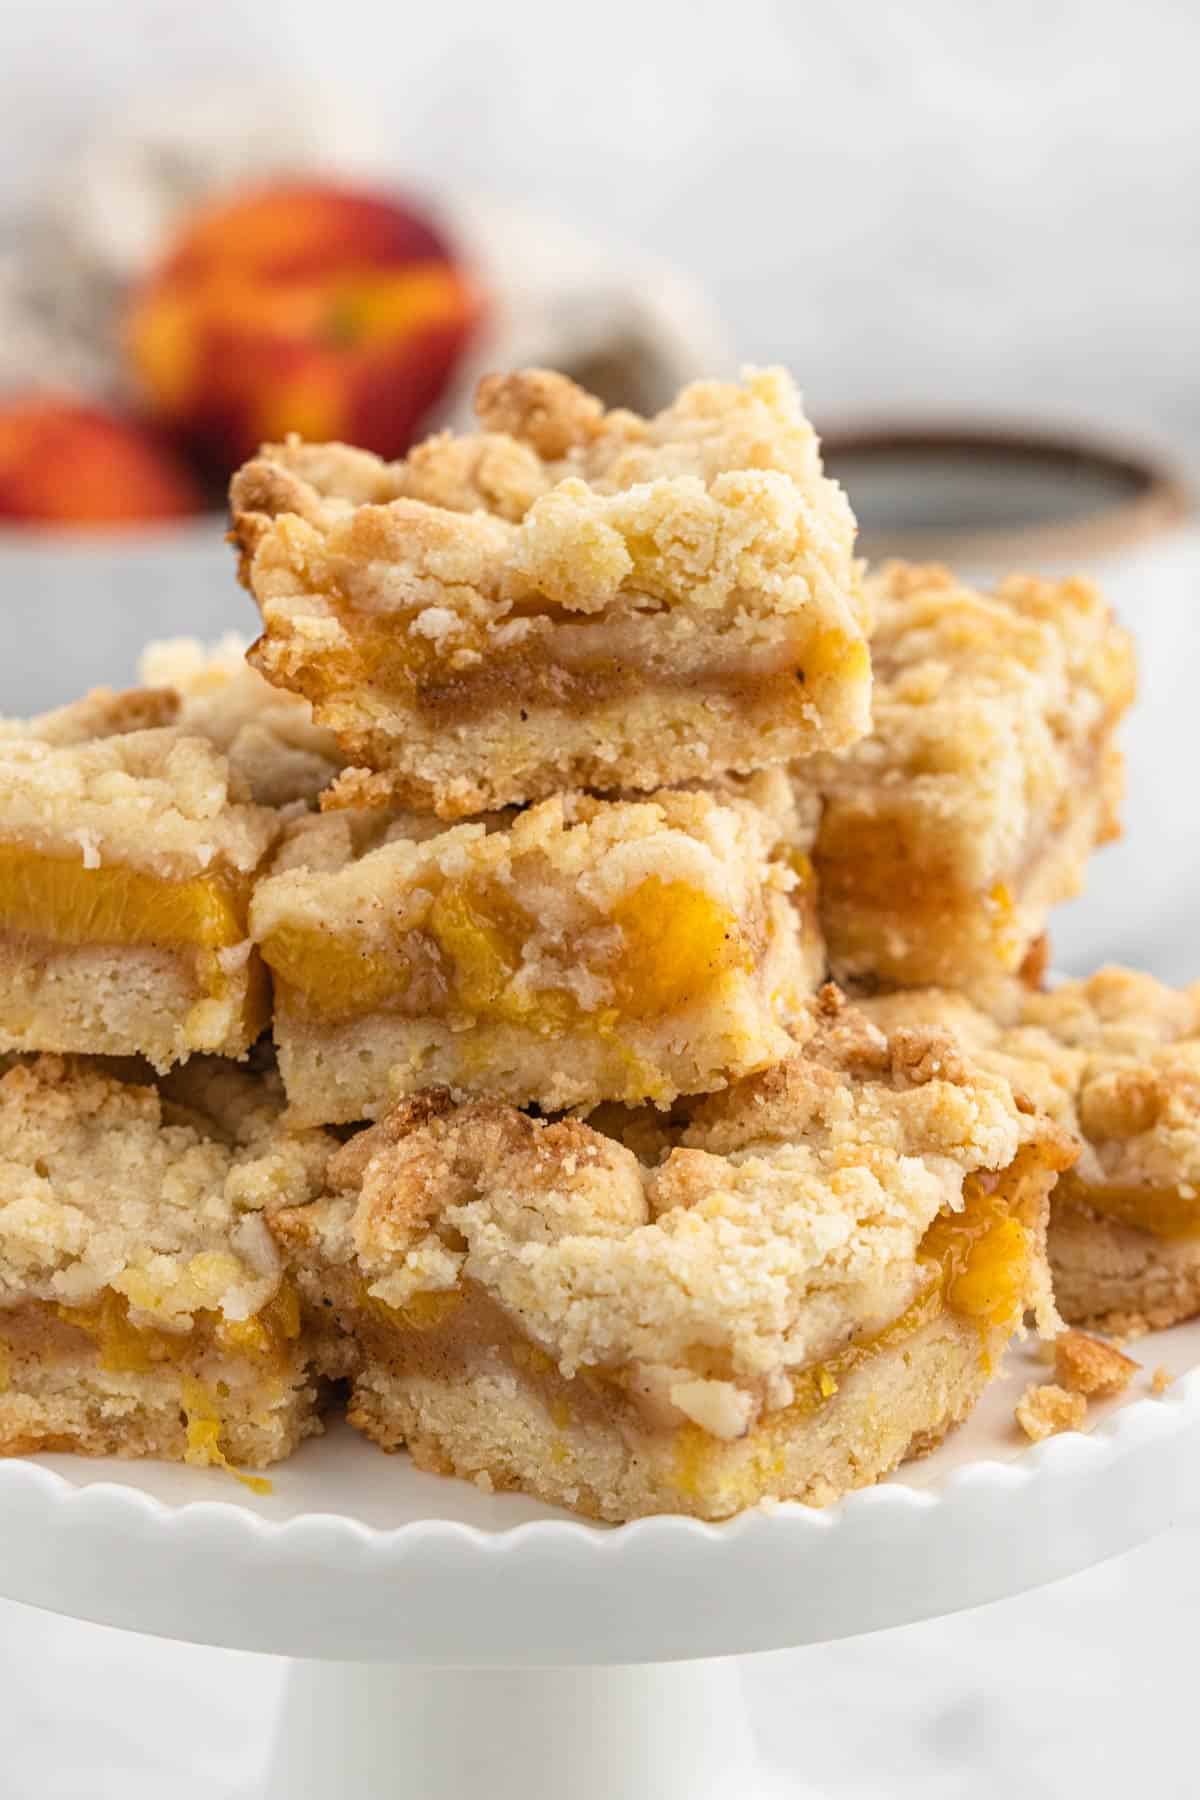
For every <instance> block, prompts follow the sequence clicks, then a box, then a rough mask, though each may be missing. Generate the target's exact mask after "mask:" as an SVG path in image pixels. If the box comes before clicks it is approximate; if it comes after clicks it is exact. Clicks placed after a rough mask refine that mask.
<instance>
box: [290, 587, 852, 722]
mask: <svg viewBox="0 0 1200 1800" xmlns="http://www.w3.org/2000/svg"><path fill="white" fill-rule="evenodd" d="M325 597H326V598H327V600H328V601H329V604H330V606H331V608H332V611H333V613H334V615H335V617H336V618H337V620H338V622H339V624H340V625H341V627H342V632H343V637H342V641H341V643H340V644H339V645H338V646H337V647H336V648H331V647H329V646H328V645H326V646H324V647H323V649H322V653H321V657H320V659H319V661H317V660H316V659H311V660H310V659H304V660H302V661H301V662H299V663H298V664H297V665H296V666H294V667H293V670H292V673H291V675H290V677H289V679H290V681H291V682H292V683H293V684H294V685H295V687H296V688H297V690H298V691H299V692H301V693H303V694H304V695H305V697H306V698H307V699H308V700H310V701H311V702H312V703H313V705H314V706H317V707H318V708H319V707H321V706H322V705H324V704H332V705H336V704H338V703H339V702H341V701H342V700H344V699H345V697H346V696H348V695H358V694H361V693H363V692H364V691H365V690H367V689H372V690H374V691H375V692H376V693H377V694H380V695H390V696H394V697H395V698H396V699H397V700H398V701H400V702H402V703H404V704H406V705H416V706H418V707H419V708H420V709H421V710H422V711H423V712H425V713H427V714H429V715H430V716H431V717H433V718H436V719H440V720H442V721H444V722H446V723H449V722H450V721H452V720H456V719H462V718H470V717H477V716H479V715H481V714H483V713H486V712H490V711H492V710H495V709H503V710H510V711H514V712H515V710H516V708H517V707H519V706H522V705H524V706H526V707H530V706H545V707H549V708H552V709H553V710H555V711H564V710H570V711H575V710H578V709H579V708H580V707H599V706H603V705H605V704H606V703H608V702H611V701H614V700H620V699H623V698H625V697H627V696H629V695H632V694H635V693H636V692H637V691H638V690H639V689H641V688H642V687H643V686H644V685H645V682H646V680H647V679H652V680H653V681H654V683H655V684H656V685H657V686H659V687H661V688H663V689H671V688H674V689H677V690H679V689H682V690H689V689H694V690H697V691H703V693H704V694H705V695H707V696H708V697H709V698H710V699H711V698H712V697H713V696H714V695H725V696H727V697H728V698H729V700H730V701H731V702H732V701H737V702H738V703H739V704H741V705H742V706H745V707H749V708H751V709H758V708H768V709H771V710H775V709H779V708H782V709H783V710H784V711H786V712H791V711H792V710H794V709H796V708H800V709H803V708H805V707H807V706H808V705H809V704H810V702H811V698H812V691H813V689H814V688H816V687H820V686H822V685H824V684H826V683H837V684H843V683H844V684H849V685H854V686H857V685H859V684H860V683H862V682H864V681H865V680H866V679H867V676H868V673H869V670H870V653H869V651H868V649H867V646H866V643H865V641H864V640H863V639H862V638H861V637H859V636H857V635H855V634H852V633H847V632H844V631H839V630H837V629H836V628H834V627H822V628H818V629H813V630H810V631H809V632H808V633H807V636H805V635H803V634H802V627H801V629H800V631H799V632H798V633H797V634H796V635H794V636H793V635H787V636H784V637H782V638H781V641H780V642H779V644H778V645H777V647H774V648H773V649H772V650H771V651H770V652H769V653H768V654H764V653H763V652H761V651H760V652H758V653H757V654H756V656H755V658H754V659H753V661H747V660H746V658H745V657H744V656H743V657H741V658H739V657H738V656H737V654H736V653H731V654H729V655H728V656H726V657H725V658H722V659H719V660H718V659H717V658H714V660H713V661H712V662H711V663H710V664H706V663H703V662H701V663H699V664H695V665H689V666H688V667H686V668H684V667H680V668H679V669H678V670H675V671H673V670H672V669H671V668H670V667H657V668H653V669H648V668H647V667H646V666H645V652H644V648H643V646H642V642H641V638H640V635H638V634H636V633H635V632H634V631H633V630H631V629H628V628H623V623H622V621H620V620H613V621H612V622H611V623H609V624H608V625H606V626H604V627H603V628H599V627H597V625H596V624H595V623H588V624H584V623H580V622H578V621H577V619H576V617H575V616H574V615H572V614H569V613H567V612H566V611H565V610H564V609H563V608H561V607H557V606H555V605H554V604H553V603H552V602H550V601H543V600H538V601H537V602H536V604H534V603H532V602H531V603H520V604H518V605H516V606H514V607H513V608H512V609H511V611H510V613H509V614H508V615H507V617H508V618H509V619H518V618H526V619H529V620H531V621H532V623H533V626H534V633H531V634H530V635H529V636H527V637H525V638H524V639H522V640H521V642H519V643H517V644H513V645H508V646H501V645H497V644H496V642H495V641H494V638H493V636H492V629H493V628H491V627H488V626H485V625H483V624H482V623H480V622H479V621H477V620H473V619H467V618H463V619H462V620H461V621H460V623H459V625H458V627H457V628H456V629H455V631H454V634H453V636H452V638H451V639H450V640H449V643H448V648H449V650H450V651H452V652H453V653H454V660H453V661H451V660H450V657H449V656H448V655H447V650H446V648H443V647H442V646H441V645H440V644H439V643H438V642H437V641H435V640H432V639H429V638H426V637H422V636H420V635H419V634H418V633H415V632H413V631H412V630H411V629H410V627H411V626H412V623H413V620H414V619H415V617H416V613H415V612H403V611H397V612H390V613H376V612H371V611H368V610H367V609H366V608H363V607H358V606H354V605H353V604H352V603H351V602H349V601H347V600H346V599H345V598H344V597H342V596H341V595H340V594H339V593H337V592H333V593H328V592H327V593H326V596H325ZM668 610H669V609H668ZM504 622H505V621H504V620H500V621H498V623H499V624H500V625H503V623H504ZM601 629H602V631H603V644H604V648H603V649H601V648H600V637H601ZM713 639H714V648H715V649H717V650H719V647H720V639H719V636H718V632H717V628H716V626H715V625H714V627H713ZM516 729H517V727H516V725H515V722H514V731H515V730H516Z"/></svg>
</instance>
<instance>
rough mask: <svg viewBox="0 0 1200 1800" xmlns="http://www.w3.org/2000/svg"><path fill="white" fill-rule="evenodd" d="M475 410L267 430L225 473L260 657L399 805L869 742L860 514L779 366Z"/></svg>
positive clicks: (446, 804)
mask: <svg viewBox="0 0 1200 1800" xmlns="http://www.w3.org/2000/svg"><path fill="white" fill-rule="evenodd" d="M478 408H479V413H480V419H481V423H482V425H483V427H484V430H483V431H482V432H481V433H480V434H478V435H476V436H473V437H465V438H453V437H446V436H443V437H439V438H434V439H432V440H431V441H430V442H429V443H427V444H425V445H422V446H421V447H420V448H418V449H417V450H415V451H413V452H412V454H411V455H410V456H409V457H408V458H407V459H406V460H405V461H404V462H400V463H391V464H388V463H381V462H379V461H378V460H377V459H376V458H374V457H370V456H368V455H366V454H365V453H364V452H362V451H355V450H350V449H347V448H346V447H345V446H342V445H316V446H313V445H305V444H301V443H299V442H297V441H290V442H289V443H287V444H284V445H276V446H268V447H267V448H266V449H264V450H263V451H262V452H261V453H260V455H259V457H258V458H257V459H255V460H254V461H253V462H251V463H248V464H247V465H246V466H245V468H243V469H242V470H241V471H240V473H239V474H238V475H237V476H236V477H235V478H234V482H233V487H232V491H231V503H232V510H233V518H234V535H235V537H236V539H237V541H238V543H239V544H240V546H241V550H242V574H243V579H244V580H245V582H246V584H247V585H248V586H249V588H250V589H251V591H252V593H253V594H254V596H255V599H256V600H257V601H258V604H259V607H260V609H261V611H262V615H263V625H264V632H263V636H262V638H261V639H260V640H259V642H258V644H257V645H256V646H255V649H254V651H253V652H252V660H253V661H254V662H255V664H256V666H257V667H258V668H260V669H261V670H262V672H263V673H264V674H265V675H266V676H267V677H268V679H269V680H271V681H272V682H274V683H276V684H277V685H279V686H280V687H284V688H288V689H292V690H294V691H295V692H297V693H300V694H303V695H305V696H306V697H307V698H308V699H309V700H310V701H311V702H312V704H313V707H314V711H315V714H316V717H317V719H318V721H319V722H320V723H321V724H323V725H327V726H329V727H331V728H332V729H333V730H334V731H335V732H336V734H337V737H338V740H339V742H340V744H341V747H342V751H343V753H344V755H345V757H346V759H347V760H348V761H349V762H352V763H355V764H359V765H361V766H365V767H367V768H370V769H373V770H376V771H380V772H383V773H386V775H387V776H388V779H389V781H390V784H391V787H392V791H393V794H394V796H395V799H396V801H397V803H398V804H400V805H404V806H411V807H414V808H418V809H429V808H432V809H434V810H436V811H437V812H438V813H439V814H440V815H441V816H442V817H444V818H461V817H465V816H467V815H469V814H472V813H478V812H484V811H488V810H491V809H493V808H497V807H502V806H506V805H509V804H512V803H522V802H528V801H532V800H538V799H542V798H545V797H547V796H549V795H550V794H552V793H555V792H558V791H560V790H563V789H568V788H577V787H578V788H591V789H594V790H598V791H610V790H613V789H631V788H632V789H653V788H657V787H661V786H670V785H675V784H677V783H679V782H683V781H691V780H712V779H713V778H714V777H716V776H719V775H720V774H722V773H724V772H726V771H728V770H738V771H748V770H751V769H754V768H756V767H760V766H761V765H763V764H767V763H774V762H781V761H784V760H786V759H787V758H789V757H793V756H799V755H803V754H805V753H806V752H808V751H811V750H816V749H823V748H830V749H833V748H838V747H841V746H843V745H846V744H850V743H852V742H854V740H855V739H856V738H858V737H859V736H861V734H862V732H863V731H864V730H865V729H866V726H867V723H868V716H869V715H868V704H869V695H870V666H869V658H868V654H867V649H866V644H865V641H864V637H863V631H862V625H861V622H860V612H861V596H860V592H859V575H858V569H857V565H856V564H855V561H854V555H853V551H854V531H855V526H854V519H853V515H852V514H851V512H850V508H849V506H848V505H847V503H846V500H845V497H844V496H843V494H842V492H841V490H840V489H839V488H838V487H837V486H836V484H835V483H833V482H832V481H830V480H828V479H827V478H826V477H825V475H824V474H823V472H822V468H821V460H820V454H819V449H818V445H817V440H816V436H815V434H814V432H813V430H812V427H811V425H810V424H809V423H808V421H807V419H806V418H805V417H804V414H803V412H802V411H801V408H800V402H799V399H798V396H797V395H796V393H795V390H794V388H793V387H792V385H791V382H790V381H789V379H788V378H787V376H786V375H784V374H783V373H782V371H779V370H774V371H763V372H759V373H757V374H750V375H748V376H747V378H746V379H745V381H744V382H743V383H742V384H740V385H739V384H735V383H723V382H697V383H694V384H693V385H692V386H690V387H687V388H685V389H684V390H683V391H682V393H681V394H680V395H679V397H678V399H677V400H676V401H675V403H674V404H673V405H672V406H670V407H668V408H667V409H666V411H665V412H662V413H660V414H658V415H657V417H655V418H652V419H642V418H639V417H637V416H636V415H634V414H632V413H628V412H611V413H605V412H604V411H603V409H602V408H601V407H600V405H599V403H598V402H597V401H595V400H593V399H592V398H591V397H590V396H589V395H586V394H584V393H583V392H582V391H581V390H580V389H578V388H577V387H575V386H574V385H573V384H572V383H571V382H569V381H568V380H567V379H566V378H565V377H563V376H559V375H551V374H547V373H544V372H540V371H526V372H525V373H523V374H517V375H511V376H507V377H502V378H495V379H492V380H490V381H487V382H485V383H484V384H483V385H482V387H481V389H480V394H479V401H478Z"/></svg>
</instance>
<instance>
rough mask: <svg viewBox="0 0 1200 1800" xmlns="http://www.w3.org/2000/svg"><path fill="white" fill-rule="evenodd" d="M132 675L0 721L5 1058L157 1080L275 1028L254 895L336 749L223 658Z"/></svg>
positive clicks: (158, 662)
mask: <svg viewBox="0 0 1200 1800" xmlns="http://www.w3.org/2000/svg"><path fill="white" fill-rule="evenodd" d="M143 673H144V676H145V677H146V679H147V681H148V683H149V684H150V685H148V686H146V687H144V688H140V689H133V690H131V691H129V692H127V693H123V694H114V693H112V692H110V691H108V690H104V689H100V690H97V691H96V692H94V693H93V694H90V695H87V696H85V697H84V698H83V699H82V700H80V701H77V702H75V703H73V704H72V705H70V706H66V707H62V708H60V709H58V710H57V711H56V712H53V713H50V714H46V715H43V716H42V717H41V718H38V719H33V720H29V721H18V720H7V721H4V722H3V725H2V726H0V813H2V817H3V823H2V825H0V1050H29V1051H38V1050H53V1051H64V1052H75V1053H80V1052H83V1053H99V1054H112V1055H133V1054H136V1055H142V1056H145V1057H147V1058H148V1059H149V1060H150V1061H151V1062H152V1063H153V1064H154V1065H155V1066H156V1067H158V1068H160V1069H165V1068H166V1067H168V1066H169V1065H171V1064H172V1063H174V1062H177V1061H179V1060H181V1059H182V1058H184V1057H186V1056H187V1055H189V1054H191V1053H192V1052H193V1051H210V1052H214V1053H220V1054H223V1055H228V1056H238V1055H242V1054H243V1053H244V1052H245V1051H246V1049H247V1048H248V1046H249V1045H250V1044H251V1043H253V1041H254V1039H255V1038H256V1037H257V1036H258V1034H259V1032H260V1031H261V1030H262V1029H263V1027H264V1026H265V1025H266V1023H267V1022H268V1019H269V1016H270V999H269V989H268V983H267V980H266V976H265V974H264V971H263V969H262V965H261V961H260V959H259V957H258V955H257V954H256V952H255V951H254V949H253V946H252V944H251V942H250V937H249V931H248V924H247V911H248V907H249V898H250V889H251V887H252V884H253V881H254V878H255V876H256V874H257V872H258V870H259V868H260V866H261V865H262V863H263V861H264V859H265V857H266V856H267V853H268V851H269V850H270V849H271V847H272V846H273V844H274V843H275V841H276V839H277V838H278V836H279V833H280V830H281V828H282V824H283V818H284V815H283V813H282V812H281V811H280V808H282V807H287V806H300V805H302V804H307V803H308V802H309V801H311V800H312V799H313V798H315V795H316V793H317V791H319V788H320V787H322V786H324V785H325V783H326V782H327V781H328V780H329V779H330V778H331V777H332V775H333V774H334V772H335V765H334V764H333V763H332V762H331V761H330V760H329V759H328V755H327V753H328V752H329V751H330V750H331V748H332V746H331V744H330V742H329V740H328V739H327V738H325V737H324V736H323V735H322V734H319V733H318V732H317V729H316V727H314V726H313V724H312V720H311V715H310V714H309V711H308V708H307V707H306V706H305V704H304V703H303V702H302V701H296V700H295V699H294V698H293V697H292V696H289V695H280V694H277V693H275V692H274V690H272V689H271V688H270V687H269V686H268V685H267V683H266V682H264V681H263V680H262V679H261V677H260V676H258V675H257V674H255V673H254V671H253V670H251V669H249V668H248V667H247V666H246V664H245V661H244V659H243V658H242V657H241V656H240V654H239V653H238V650H237V648H236V647H235V646H234V645H232V644H227V645H225V646H223V647H222V648H220V649H219V650H218V652H216V653H215V654H213V655H207V654H206V653H204V652H203V651H202V650H201V649H200V646H199V645H194V644H190V643H186V642H185V643H176V644H164V645H158V646H155V647H153V648H152V649H151V651H150V652H148V653H147V657H146V661H145V665H144V670H143ZM168 683H170V684H171V685H168Z"/></svg>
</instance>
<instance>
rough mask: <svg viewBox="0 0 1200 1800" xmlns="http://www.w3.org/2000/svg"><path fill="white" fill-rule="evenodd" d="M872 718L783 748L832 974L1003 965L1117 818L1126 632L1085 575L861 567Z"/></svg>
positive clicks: (871, 975) (944, 978)
mask: <svg viewBox="0 0 1200 1800" xmlns="http://www.w3.org/2000/svg"><path fill="white" fill-rule="evenodd" d="M867 585H868V602H869V605H870V607H871V610H872V613H873V623H872V631H871V658H872V663H873V667H874V671H875V697H874V726H873V730H872V732H871V735H870V736H869V737H867V738H864V739H863V740H862V742H861V743H859V744H857V745H856V746H854V747H853V748H852V749H850V750H848V751H847V752H846V753H845V754H843V755H840V756H836V757H834V756H818V757H816V758H813V759H811V760H809V761H807V762H805V763H803V764H801V765H799V766H798V768H797V770H796V780H797V782H798V784H799V786H800V788H801V790H802V791H803V792H804V794H805V795H806V796H808V797H810V798H812V797H815V796H819V798H820V801H821V804H822V816H821V824H820V829H819V831H818V835H817V841H816V847H815V851H814V861H815V863H816V868H817V875H818V883H819V890H820V895H821V914H822V923H823V926H824V930H825V935H826V939H827V941H828V945H829V954H830V965H831V970H832V973H833V975H834V977H835V978H836V979H838V980H840V981H843V982H845V983H849V984H851V985H857V986H860V987H866V988H868V989H869V988H870V987H871V986H873V985H883V986H885V987H890V986H906V987H909V986H921V985H925V984H941V985H944V986H947V987H962V986H967V985H969V984H971V983H972V982H975V981H978V980H981V979H988V978H993V977H995V976H998V975H1000V974H1003V973H1004V972H1007V971H1013V970H1016V969H1017V968H1018V967H1019V966H1020V964H1021V962H1022V961H1023V959H1024V958H1025V956H1026V955H1027V954H1028V952H1029V950H1030V948H1031V946H1032V945H1033V944H1034V941H1035V940H1036V939H1037V938H1038V936H1039V935H1040V934H1041V932H1042V931H1043V929H1044V926H1045V922H1046V917H1047V914H1048V912H1049V910H1050V908H1051V907H1052V906H1054V905H1055V904H1057V903H1058V902H1059V901H1061V900H1065V899H1068V898H1070V896H1071V895H1073V894H1076V893H1078V891H1079V890H1080V888H1081V887H1082V885H1083V876H1084V869H1085V866H1086V862H1087V858H1088V856H1089V854H1090V853H1091V851H1092V849H1093V848H1094V847H1095V846H1096V845H1098V844H1102V843H1105V842H1106V841H1108V840H1109V839H1110V838H1113V837H1115V836H1116V835H1118V830H1119V827H1118V823H1117V807H1118V803H1119V800H1120V792H1121V764H1120V758H1119V756H1118V754H1117V752H1116V750H1115V749H1114V746H1113V733H1114V729H1115V727H1116V725H1117V722H1118V720H1119V719H1120V717H1121V715H1122V713H1123V712H1124V711H1125V709H1126V707H1127V706H1128V705H1129V702H1130V700H1131V699H1132V696H1133V690H1134V662H1133V650H1132V646H1131V643H1130V639H1129V638H1128V636H1127V635H1126V633H1125V632H1124V631H1123V630H1121V629H1120V627H1119V626H1118V625H1117V623H1116V622H1115V620H1114V618H1113V616H1112V613H1111V612H1110V610H1109V608H1108V606H1107V605H1106V604H1105V602H1104V600H1103V599H1102V598H1101V596H1100V595H1099V594H1098V593H1097V591H1096V589H1095V588H1094V587H1093V586H1092V585H1091V584H1090V583H1089V582H1086V581H1081V580H1075V581H1062V582H1051V581H1041V580H1036V579H1034V578H1032V577H1026V576H1014V577H1013V578H1011V579H1010V580H1007V581H1005V582H1004V583H1003V584H1002V585H1001V586H1000V587H998V588H997V589H996V590H995V592H993V593H979V592H976V591H975V590H973V589H971V588H969V587H967V586H965V585H963V584H962V583H961V582H959V581H958V580H957V579H956V578H955V577H954V576H953V575H952V574H950V572H949V571H948V570H946V569H942V568H937V567H918V566H912V565H907V564H902V563H893V564H890V565H887V566H885V567H884V569H883V570H882V572H881V573H880V574H879V575H878V576H876V577H873V578H872V579H871V580H870V581H869V582H868V584H867Z"/></svg>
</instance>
